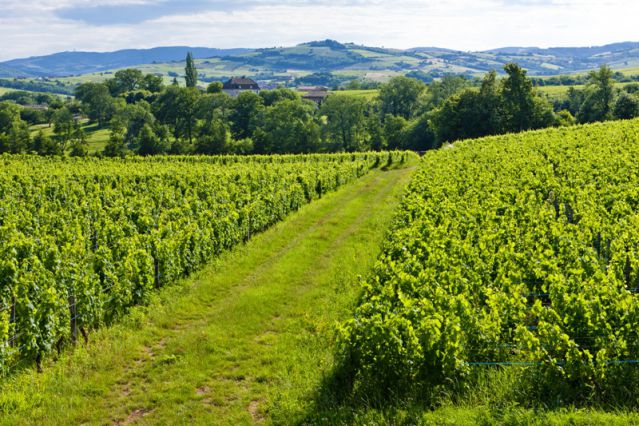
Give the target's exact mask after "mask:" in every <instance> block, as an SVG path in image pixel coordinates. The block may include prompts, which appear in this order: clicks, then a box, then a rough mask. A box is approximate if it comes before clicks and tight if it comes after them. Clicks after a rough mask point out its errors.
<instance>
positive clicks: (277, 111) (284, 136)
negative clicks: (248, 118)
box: [253, 100, 320, 154]
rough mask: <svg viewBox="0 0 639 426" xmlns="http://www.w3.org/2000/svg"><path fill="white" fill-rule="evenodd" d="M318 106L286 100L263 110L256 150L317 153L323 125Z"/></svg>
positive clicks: (280, 152)
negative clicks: (317, 111) (318, 118)
mask: <svg viewBox="0 0 639 426" xmlns="http://www.w3.org/2000/svg"><path fill="white" fill-rule="evenodd" d="M315 108H316V107H315V106H314V105H309V104H307V103H305V102H301V101H293V100H285V101H281V102H278V103H276V104H274V105H273V106H270V107H268V108H266V109H264V111H263V112H262V113H261V114H260V119H259V123H260V126H259V127H258V128H257V129H256V130H255V132H254V136H253V142H254V146H255V151H256V153H258V154H285V153H291V154H294V153H303V152H317V150H318V149H319V143H320V127H319V124H318V123H317V121H316V118H315Z"/></svg>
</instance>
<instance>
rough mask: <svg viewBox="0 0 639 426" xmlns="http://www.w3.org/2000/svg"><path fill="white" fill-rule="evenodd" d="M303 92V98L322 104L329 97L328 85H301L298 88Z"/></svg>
mask: <svg viewBox="0 0 639 426" xmlns="http://www.w3.org/2000/svg"><path fill="white" fill-rule="evenodd" d="M297 90H298V91H300V92H301V93H302V99H307V100H309V101H313V102H315V103H316V104H317V105H319V106H321V105H322V104H323V103H324V101H325V100H326V98H327V97H328V95H329V93H328V87H324V86H300V87H298V88H297Z"/></svg>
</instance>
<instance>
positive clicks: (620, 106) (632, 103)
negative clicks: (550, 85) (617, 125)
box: [614, 92, 639, 120]
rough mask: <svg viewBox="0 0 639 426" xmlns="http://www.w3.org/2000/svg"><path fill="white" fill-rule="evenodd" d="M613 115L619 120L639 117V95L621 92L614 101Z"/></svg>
mask: <svg viewBox="0 0 639 426" xmlns="http://www.w3.org/2000/svg"><path fill="white" fill-rule="evenodd" d="M614 115H615V118H618V119H620V120H628V119H631V118H636V117H639V97H637V96H635V95H631V94H628V93H625V92H623V93H622V94H621V95H619V97H618V98H617V101H616V102H615V108H614Z"/></svg>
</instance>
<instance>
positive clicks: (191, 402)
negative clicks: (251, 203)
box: [0, 169, 412, 424]
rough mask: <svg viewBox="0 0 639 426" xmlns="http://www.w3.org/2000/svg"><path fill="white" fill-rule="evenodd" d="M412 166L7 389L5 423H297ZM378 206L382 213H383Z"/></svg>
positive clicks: (321, 208) (333, 197)
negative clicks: (335, 330) (335, 327)
mask: <svg viewBox="0 0 639 426" xmlns="http://www.w3.org/2000/svg"><path fill="white" fill-rule="evenodd" d="M411 173H412V169H402V170H392V171H388V172H381V171H375V172H372V173H371V174H369V175H368V176H366V177H364V178H362V179H360V180H359V181H357V182H356V183H354V184H352V185H350V186H349V187H347V188H344V189H342V190H340V191H339V192H336V193H332V194H329V195H327V196H326V197H325V198H324V199H322V200H320V201H317V202H315V203H313V204H311V205H309V206H306V207H304V208H303V209H302V210H301V211H300V212H298V213H297V214H295V215H293V216H292V217H291V218H290V219H289V220H287V221H286V222H284V223H281V224H278V225H276V226H275V227H274V228H272V229H271V230H269V231H267V232H266V233H264V234H261V235H259V236H257V237H255V238H254V239H253V240H252V241H251V242H249V243H248V244H247V245H246V246H243V247H240V248H238V249H236V250H234V251H232V252H230V253H227V254H225V255H223V256H222V257H221V258H219V259H218V260H217V261H215V262H214V263H213V264H212V265H210V266H209V267H207V268H206V269H205V270H203V271H201V272H200V273H199V274H197V275H195V276H194V277H192V278H190V279H187V280H184V282H182V283H181V285H179V286H175V287H173V288H169V289H166V290H164V291H163V292H162V293H160V295H159V296H158V297H157V298H156V300H154V301H153V302H152V303H151V304H150V306H149V307H148V308H138V309H137V310H135V311H133V312H132V313H131V314H130V315H129V316H128V317H127V319H126V320H125V321H124V322H123V323H122V324H120V325H118V326H115V327H112V328H110V329H105V330H103V331H100V332H98V333H97V334H96V335H94V336H93V337H92V343H91V344H90V345H89V347H88V348H81V349H77V350H76V351H75V352H74V353H69V354H66V355H63V356H62V358H61V359H60V360H59V361H58V362H57V363H54V364H51V365H48V366H46V367H45V372H44V373H42V374H37V373H35V372H33V371H30V370H28V371H24V372H22V373H19V374H17V375H16V376H15V377H14V378H12V379H10V381H9V382H8V383H6V384H5V385H4V387H2V388H1V389H0V423H1V424H80V423H85V422H88V423H92V424H93V423H98V424H100V423H114V422H116V423H117V422H133V421H135V422H140V423H143V424H156V423H162V424H176V423H198V424H220V423H222V424H243V423H251V422H255V421H260V420H263V419H266V418H271V419H274V420H276V421H280V422H284V423H291V422H293V421H294V420H295V419H298V420H299V419H302V418H304V417H306V416H307V415H308V413H307V411H308V410H311V409H312V406H313V404H312V402H313V396H314V392H316V391H317V390H318V389H319V388H320V385H321V382H322V379H323V378H324V376H325V375H326V374H328V372H329V371H330V370H331V368H332V367H333V363H334V362H333V356H332V354H333V352H334V345H333V336H334V331H333V326H334V324H336V323H337V321H340V320H343V319H345V318H347V317H348V316H349V314H350V312H351V309H352V307H353V303H354V301H355V298H356V295H357V293H358V286H357V282H358V280H357V277H358V275H361V274H365V273H366V272H367V270H368V269H369V268H370V266H371V265H372V263H373V262H374V261H375V258H376V256H377V254H378V253H379V244H380V242H381V240H382V239H383V237H384V232H383V230H384V229H386V228H387V226H388V225H389V223H390V220H391V218H392V214H393V211H394V209H395V207H396V206H397V203H398V198H399V195H400V193H401V192H402V191H403V188H404V187H405V185H406V184H407V182H408V180H409V179H410V175H411ZM371 207H373V208H371Z"/></svg>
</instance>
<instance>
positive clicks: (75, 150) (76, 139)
mask: <svg viewBox="0 0 639 426" xmlns="http://www.w3.org/2000/svg"><path fill="white" fill-rule="evenodd" d="M88 145H89V144H88V143H87V135H86V133H85V132H84V130H83V129H82V126H80V124H79V123H78V124H76V128H75V131H74V133H73V139H72V140H71V146H70V147H71V152H70V153H69V155H70V156H71V157H86V156H87V155H88V154H89V150H88Z"/></svg>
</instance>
